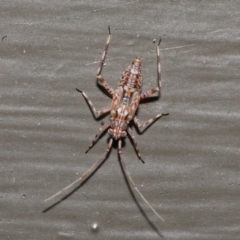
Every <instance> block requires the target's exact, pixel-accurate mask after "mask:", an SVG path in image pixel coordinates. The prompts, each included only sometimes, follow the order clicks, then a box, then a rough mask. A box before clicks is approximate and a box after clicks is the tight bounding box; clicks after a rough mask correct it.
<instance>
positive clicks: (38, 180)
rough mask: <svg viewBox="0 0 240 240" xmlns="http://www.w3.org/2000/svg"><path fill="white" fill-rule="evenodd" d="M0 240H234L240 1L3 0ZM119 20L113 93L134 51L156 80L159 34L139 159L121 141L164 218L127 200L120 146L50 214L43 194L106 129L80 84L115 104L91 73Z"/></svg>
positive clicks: (96, 99)
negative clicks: (154, 95) (157, 91)
mask: <svg viewBox="0 0 240 240" xmlns="http://www.w3.org/2000/svg"><path fill="white" fill-rule="evenodd" d="M0 13H1V14H0V36H1V39H0V53H1V55H0V66H1V71H0V77H1V80H0V101H1V104H0V132H1V139H0V149H1V151H0V165H1V167H0V186H1V192H0V239H1V240H7V239H12V240H16V239H18V240H26V239H29V240H34V239H36V240H40V239H41V240H48V239H51V240H53V239H54V240H73V239H74V240H75V239H169V240H173V239H184V240H186V239H188V240H203V239H207V240H215V239H216V240H226V239H228V240H237V239H239V234H240V221H239V220H240V217H239V213H240V203H239V199H240V158H239V156H240V152H239V146H240V140H239V132H240V125H239V120H240V111H239V93H240V85H239V81H240V80H239V73H240V56H239V49H240V44H239V41H240V29H239V20H240V17H239V16H240V4H239V2H238V1H231V0H230V1H216V0H213V1H197V0H195V1H174V0H172V1H170V0H169V1H156V0H155V1H154V0H150V1H119V0H115V1H70V0H63V1H57V0H52V1H46V0H44V1H30V0H24V1H16V0H15V1H1V9H0ZM108 25H110V26H111V31H112V36H113V37H112V41H111V44H110V48H109V52H108V56H107V60H106V65H105V67H104V70H103V72H102V75H103V76H104V77H105V79H106V80H107V81H108V82H109V84H110V85H111V86H113V88H115V87H116V86H117V81H118V78H119V76H120V75H121V73H122V71H123V70H124V69H125V68H126V67H127V66H128V65H129V64H130V62H131V61H132V59H133V58H134V57H135V56H137V55H138V56H140V57H141V59H142V68H143V77H144V86H143V90H148V89H150V88H152V87H155V86H156V84H157V82H156V43H153V42H154V39H156V40H157V39H158V38H159V37H160V36H161V37H162V43H161V59H162V86H163V89H162V92H161V98H160V99H159V100H157V101H152V102H148V103H144V104H141V106H140V107H139V111H138V117H139V118H140V119H141V121H142V122H144V121H146V120H148V119H149V118H151V117H153V116H155V115H156V114H157V113H159V112H169V113H170V115H169V116H167V117H163V118H161V119H160V120H158V121H157V122H156V123H155V124H153V125H152V126H151V127H150V128H149V129H148V130H147V131H146V132H145V133H144V134H142V135H139V134H138V133H137V132H136V129H135V128H134V126H132V129H133V132H134V135H135V137H136V141H137V142H138V146H139V148H140V151H141V154H142V157H143V159H144V160H145V162H146V163H145V164H142V163H141V162H140V161H139V160H138V158H137V156H136V154H135V151H134V148H133V146H132V144H131V142H130V141H129V140H128V139H126V140H125V144H124V148H123V156H124V158H125V160H126V163H127V166H128V168H129V171H130V172H131V175H132V177H133V179H134V181H135V183H136V184H137V186H138V187H139V189H140V191H141V192H142V193H143V195H144V196H145V197H146V198H147V199H148V200H149V202H150V203H151V204H152V205H153V207H154V208H155V209H156V210H157V212H158V213H159V214H160V215H161V216H162V217H163V218H164V219H165V223H162V222H160V221H159V220H158V219H157V218H156V216H155V215H154V214H153V213H152V212H151V210H149V208H148V207H147V206H146V205H145V204H144V202H143V201H142V200H141V199H140V198H139V196H138V195H137V194H136V193H135V192H134V190H133V193H134V195H135V197H136V200H134V197H133V196H132V195H131V191H130V189H129V188H128V186H127V184H126V181H125V180H124V175H123V172H122V171H121V166H120V164H119V161H118V157H117V149H116V148H113V150H112V151H111V153H110V155H109V157H108V159H107V160H106V161H105V162H104V164H103V165H102V166H101V167H100V168H99V169H98V171H97V172H96V173H95V174H94V175H93V176H92V177H91V178H90V179H89V181H87V182H86V184H84V186H82V187H81V188H80V189H78V190H77V191H76V192H75V193H73V194H72V195H71V196H69V197H68V198H67V199H66V200H65V201H63V202H61V203H60V204H57V205H56V206H55V207H53V208H51V209H50V210H49V211H47V212H45V213H43V212H42V211H43V210H44V209H46V208H47V207H49V204H44V203H43V200H44V199H46V198H47V197H50V196H51V195H52V194H54V193H56V192H57V191H59V190H60V189H62V188H63V187H65V186H67V185H68V184H70V183H71V182H72V181H73V180H75V179H76V178H78V177H79V176H80V175H81V174H82V173H83V172H84V171H85V170H87V169H88V168H89V167H90V166H91V165H92V164H93V163H94V162H95V161H96V160H97V159H98V158H100V157H101V155H102V154H103V153H104V151H105V149H106V146H107V140H108V136H107V134H106V135H104V136H103V137H102V138H101V139H100V140H99V141H98V142H97V144H96V145H95V146H94V148H93V149H92V150H91V151H90V152H89V153H88V154H87V155H86V154H85V150H86V149H87V147H88V145H89V144H90V142H91V141H92V139H93V137H94V135H95V134H96V132H97V131H98V129H99V127H100V126H101V121H104V122H106V120H107V118H106V119H101V120H100V121H96V120H94V118H93V116H92V114H91V112H90V110H89V108H88V106H87V104H86V102H85V101H84V99H83V97H82V96H81V94H80V93H78V92H77V91H76V90H75V88H76V87H78V88H80V89H82V90H84V91H85V92H86V93H87V94H88V96H89V97H90V99H91V100H92V101H93V103H94V104H95V106H96V107H97V108H98V109H100V108H102V107H105V106H108V105H109V104H110V101H111V100H110V99H109V98H108V97H107V96H106V95H105V94H104V93H103V92H102V91H101V89H100V88H98V87H97V85H96V78H95V74H96V71H97V68H98V62H99V60H100V58H101V54H102V51H103V49H104V45H105V42H106V38H107V33H108V31H107V26H108Z"/></svg>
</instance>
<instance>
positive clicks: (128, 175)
mask: <svg viewBox="0 0 240 240" xmlns="http://www.w3.org/2000/svg"><path fill="white" fill-rule="evenodd" d="M118 154H119V158H120V162H121V164H122V167H123V170H124V172H125V174H126V176H127V179H128V181H129V182H130V183H131V184H132V186H133V188H134V189H135V191H136V192H137V193H138V194H139V195H140V197H141V198H142V200H143V201H144V202H145V203H146V204H147V206H148V207H149V208H150V209H151V210H152V211H153V212H154V214H155V215H156V216H157V217H158V218H159V219H160V220H161V221H163V222H165V221H164V219H163V218H162V217H161V216H160V215H159V214H158V213H157V212H156V210H155V209H154V208H153V207H152V205H151V204H150V203H149V202H148V201H147V199H146V198H145V197H144V196H143V195H142V193H141V192H140V191H139V189H138V188H137V186H136V184H135V183H134V181H133V179H132V177H131V174H130V172H129V171H128V168H127V165H126V164H125V161H124V160H123V158H122V141H121V140H119V141H118Z"/></svg>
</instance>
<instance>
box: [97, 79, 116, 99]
mask: <svg viewBox="0 0 240 240" xmlns="http://www.w3.org/2000/svg"><path fill="white" fill-rule="evenodd" d="M97 79H98V84H99V85H101V86H102V87H103V88H104V89H105V90H106V91H107V92H108V93H109V94H110V95H111V96H113V93H114V89H113V88H111V87H110V86H109V85H108V83H107V82H106V80H105V79H104V78H103V77H102V76H101V75H97Z"/></svg>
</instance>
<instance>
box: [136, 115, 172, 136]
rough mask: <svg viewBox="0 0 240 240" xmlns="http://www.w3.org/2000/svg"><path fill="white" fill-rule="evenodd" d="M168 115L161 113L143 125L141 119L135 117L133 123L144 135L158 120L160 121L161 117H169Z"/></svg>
mask: <svg viewBox="0 0 240 240" xmlns="http://www.w3.org/2000/svg"><path fill="white" fill-rule="evenodd" d="M167 115H169V114H168V113H159V114H158V115H156V116H155V117H153V118H150V119H148V120H147V121H146V122H145V123H143V124H141V123H140V121H139V119H138V118H137V117H136V116H135V117H134V118H133V121H134V123H135V125H136V127H137V129H138V131H139V132H140V133H143V132H144V131H145V130H146V129H147V128H148V127H149V126H150V125H151V124H152V123H154V122H155V121H156V120H157V119H159V118H160V117H161V116H167Z"/></svg>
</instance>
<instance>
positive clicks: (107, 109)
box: [76, 88, 111, 119]
mask: <svg viewBox="0 0 240 240" xmlns="http://www.w3.org/2000/svg"><path fill="white" fill-rule="evenodd" d="M76 90H77V91H78V92H80V93H81V94H82V95H83V97H84V99H85V100H86V102H87V104H88V106H89V107H90V110H91V112H92V114H93V116H94V118H95V119H98V118H99V117H101V116H102V115H104V114H106V113H108V112H110V110H111V106H108V107H105V108H102V109H101V110H97V109H96V108H95V107H94V105H93V103H92V101H91V100H90V99H89V98H88V96H87V94H86V93H85V92H84V91H82V90H80V89H78V88H76Z"/></svg>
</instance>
